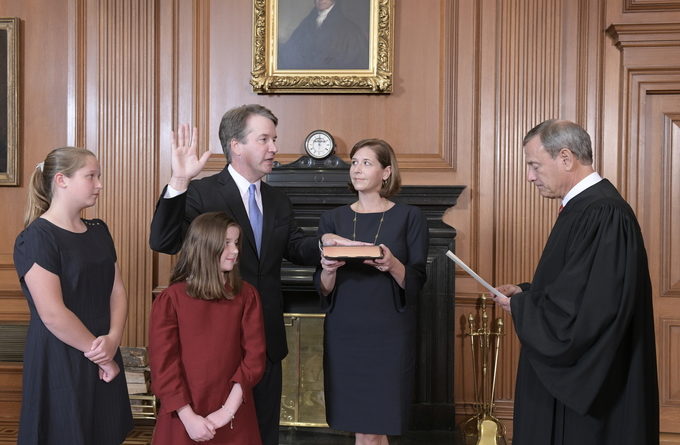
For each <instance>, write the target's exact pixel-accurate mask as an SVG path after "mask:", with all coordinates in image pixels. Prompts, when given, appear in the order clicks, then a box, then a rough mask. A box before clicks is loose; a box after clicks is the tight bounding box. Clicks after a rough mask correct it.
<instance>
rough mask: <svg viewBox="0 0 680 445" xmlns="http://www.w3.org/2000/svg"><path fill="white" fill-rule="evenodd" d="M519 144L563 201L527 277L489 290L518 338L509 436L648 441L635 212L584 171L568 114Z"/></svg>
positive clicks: (652, 387)
mask: <svg viewBox="0 0 680 445" xmlns="http://www.w3.org/2000/svg"><path fill="white" fill-rule="evenodd" d="M524 149H525V154H526V161H527V166H528V167H527V168H528V170H527V179H528V180H529V181H530V182H532V183H534V185H536V186H537V188H538V189H539V192H540V193H541V195H543V196H545V197H548V198H561V199H562V202H563V205H564V208H563V210H561V212H560V214H559V216H558V218H557V221H556V223H555V226H554V227H553V230H552V232H551V234H550V237H549V238H548V241H547V243H546V246H545V249H544V251H543V254H542V256H541V259H540V261H539V263H538V266H537V268H536V272H535V274H534V279H533V281H532V282H531V283H523V284H521V285H519V286H514V285H504V286H499V287H498V289H499V290H500V291H501V292H502V293H504V294H505V295H508V296H511V298H510V299H502V298H498V297H494V299H495V300H496V302H497V303H499V304H500V305H501V306H502V307H503V308H504V309H506V310H509V311H511V313H512V317H513V321H514V326H515V331H516V332H517V336H518V337H519V340H520V343H521V345H522V348H521V352H520V359H519V367H518V370H517V384H516V392H515V412H514V416H515V417H514V428H513V430H514V431H513V435H514V437H513V445H550V444H554V445H571V444H577V445H590V444H593V445H595V444H597V445H608V444H612V445H614V444H616V445H622V444H630V445H654V444H658V443H659V401H658V384H657V372H656V353H655V342H654V322H653V313H652V288H651V284H650V278H649V270H648V266H647V255H646V252H645V247H644V243H643V239H642V234H641V232H640V227H639V226H638V223H637V220H636V218H635V214H634V213H633V210H632V209H631V208H630V206H629V205H628V204H627V203H626V201H624V199H623V198H622V197H621V195H620V194H619V193H618V192H617V190H616V189H615V188H614V186H613V185H612V184H611V183H610V182H609V181H607V180H606V179H602V178H600V177H599V175H598V174H597V173H595V172H594V171H593V169H592V167H591V165H592V150H591V148H590V137H589V136H588V134H587V133H586V132H585V131H584V130H583V129H582V128H581V127H579V126H577V125H576V124H574V123H571V122H566V121H555V120H551V121H546V122H544V123H542V124H540V125H538V126H537V127H536V128H534V129H533V130H531V131H530V132H529V134H527V136H526V137H525V139H524ZM551 151H552V154H551Z"/></svg>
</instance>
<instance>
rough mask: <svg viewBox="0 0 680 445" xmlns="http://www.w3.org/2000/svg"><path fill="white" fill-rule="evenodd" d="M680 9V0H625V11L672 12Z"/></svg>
mask: <svg viewBox="0 0 680 445" xmlns="http://www.w3.org/2000/svg"><path fill="white" fill-rule="evenodd" d="M671 11H680V1H679V0H665V1H662V0H653V1H650V0H624V3H623V12H624V13H627V12H628V13H634V12H671Z"/></svg>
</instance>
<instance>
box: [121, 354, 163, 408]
mask: <svg viewBox="0 0 680 445" xmlns="http://www.w3.org/2000/svg"><path fill="white" fill-rule="evenodd" d="M120 352H121V353H122V355H123V366H124V367H125V380H127V387H128V397H129V398H130V408H131V409H132V417H134V418H135V419H155V418H156V415H157V414H158V400H157V399H156V396H154V395H153V394H151V381H150V377H151V372H150V370H149V356H148V354H147V352H146V348H131V347H121V348H120Z"/></svg>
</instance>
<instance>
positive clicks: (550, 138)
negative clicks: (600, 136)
mask: <svg viewBox="0 0 680 445" xmlns="http://www.w3.org/2000/svg"><path fill="white" fill-rule="evenodd" d="M536 136H538V137H540V138H541V144H542V145H543V148H545V151H547V152H548V153H549V154H550V156H551V157H552V158H553V159H555V157H556V156H557V154H558V153H559V152H560V150H561V149H563V148H568V149H569V150H570V151H571V152H572V153H574V156H575V157H576V159H578V160H579V161H580V162H581V163H582V164H585V165H591V164H592V163H593V149H592V146H591V143H590V136H589V135H588V133H587V132H586V130H584V129H583V128H582V127H581V126H579V125H578V124H575V123H574V122H570V121H561V120H557V119H549V120H547V121H543V122H541V123H540V124H538V125H536V126H535V127H534V128H532V129H531V130H530V131H529V132H528V133H527V135H526V136H524V140H523V141H522V146H525V145H526V144H527V143H528V142H529V141H530V140H531V139H533V138H534V137H536Z"/></svg>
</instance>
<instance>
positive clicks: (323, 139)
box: [305, 130, 335, 159]
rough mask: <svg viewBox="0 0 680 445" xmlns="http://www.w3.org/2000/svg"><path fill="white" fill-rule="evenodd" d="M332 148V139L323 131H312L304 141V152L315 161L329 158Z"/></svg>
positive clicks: (333, 143) (333, 144)
mask: <svg viewBox="0 0 680 445" xmlns="http://www.w3.org/2000/svg"><path fill="white" fill-rule="evenodd" d="M334 148H335V142H334V141H333V137H332V136H331V135H330V134H329V133H327V132H325V131H323V130H316V131H313V132H311V133H309V135H308V136H307V139H305V151H306V152H307V154H308V155H309V156H311V157H313V158H315V159H323V158H325V157H327V156H329V155H330V154H331V153H333V149H334Z"/></svg>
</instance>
